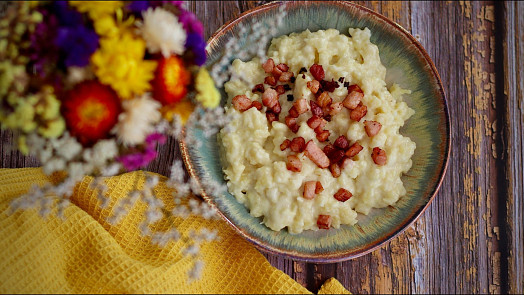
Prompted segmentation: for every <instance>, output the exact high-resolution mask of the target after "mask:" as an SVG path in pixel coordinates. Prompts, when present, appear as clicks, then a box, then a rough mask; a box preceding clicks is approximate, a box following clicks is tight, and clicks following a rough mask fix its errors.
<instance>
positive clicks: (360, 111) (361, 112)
mask: <svg viewBox="0 0 524 295" xmlns="http://www.w3.org/2000/svg"><path fill="white" fill-rule="evenodd" d="M367 113H368V107H366V106H365V105H363V104H362V102H361V103H359V104H358V106H357V107H356V108H355V109H354V110H352V111H351V112H349V118H351V120H353V121H357V122H358V121H360V120H361V119H362V117H364V116H365V115H366V114H367Z"/></svg>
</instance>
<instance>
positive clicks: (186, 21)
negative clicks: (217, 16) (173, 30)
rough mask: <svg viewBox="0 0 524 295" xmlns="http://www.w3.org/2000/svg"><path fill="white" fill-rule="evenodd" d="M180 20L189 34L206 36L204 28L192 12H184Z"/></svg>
mask: <svg viewBox="0 0 524 295" xmlns="http://www.w3.org/2000/svg"><path fill="white" fill-rule="evenodd" d="M178 20H179V22H180V23H181V24H182V25H183V26H184V29H185V30H186V31H187V32H190V33H196V34H198V35H200V36H204V26H203V25H202V23H201V22H200V20H198V18H197V17H196V15H194V14H193V13H192V12H191V11H188V10H182V11H181V13H180V16H179V17H178Z"/></svg>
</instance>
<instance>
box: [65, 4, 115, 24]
mask: <svg viewBox="0 0 524 295" xmlns="http://www.w3.org/2000/svg"><path fill="white" fill-rule="evenodd" d="M69 5H71V6H73V7H75V8H76V9H77V10H78V11H80V12H82V13H84V12H86V13H88V14H89V17H90V18H91V19H92V20H96V19H98V18H100V17H103V16H106V15H108V14H112V13H114V12H115V10H117V9H118V8H122V7H123V6H124V2H122V1H69Z"/></svg>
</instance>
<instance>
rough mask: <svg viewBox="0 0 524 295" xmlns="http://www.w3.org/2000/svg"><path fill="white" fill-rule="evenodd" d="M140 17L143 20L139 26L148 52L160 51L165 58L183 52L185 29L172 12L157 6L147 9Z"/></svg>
mask: <svg viewBox="0 0 524 295" xmlns="http://www.w3.org/2000/svg"><path fill="white" fill-rule="evenodd" d="M142 17H143V19H144V22H143V23H142V24H140V25H139V27H140V32H141V34H142V37H143V38H144V40H145V41H146V44H147V49H148V50H149V52H151V53H157V52H161V53H162V55H163V56H164V57H165V58H168V57H169V56H170V55H171V54H172V53H174V54H178V55H182V54H183V53H184V44H185V42H186V31H185V30H184V28H183V27H182V24H180V23H179V22H178V18H177V17H176V16H175V15H174V14H172V13H170V12H168V11H167V10H165V9H163V8H160V7H157V8H154V9H153V8H149V9H147V10H146V11H145V12H143V13H142Z"/></svg>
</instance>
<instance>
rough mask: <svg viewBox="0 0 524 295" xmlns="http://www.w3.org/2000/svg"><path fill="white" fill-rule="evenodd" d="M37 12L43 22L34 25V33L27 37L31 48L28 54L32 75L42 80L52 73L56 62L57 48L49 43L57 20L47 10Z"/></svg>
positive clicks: (55, 30)
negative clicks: (36, 75) (39, 13)
mask: <svg viewBox="0 0 524 295" xmlns="http://www.w3.org/2000/svg"><path fill="white" fill-rule="evenodd" d="M39 11H40V12H41V13H42V16H43V19H44V21H42V22H40V23H38V24H37V25H36V27H35V31H34V33H33V34H32V35H31V36H30V37H29V39H30V41H31V47H30V48H29V52H28V54H29V58H30V61H31V65H32V68H33V70H34V73H35V74H38V75H39V76H40V77H41V78H44V77H46V76H48V75H49V74H50V73H52V72H53V71H54V69H55V68H56V63H57V61H58V56H59V53H58V48H57V47H56V45H55V44H54V43H53V42H49V40H53V39H54V38H55V36H56V33H57V28H58V20H57V18H56V16H55V15H53V14H50V13H49V11H47V10H44V9H40V10H39Z"/></svg>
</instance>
